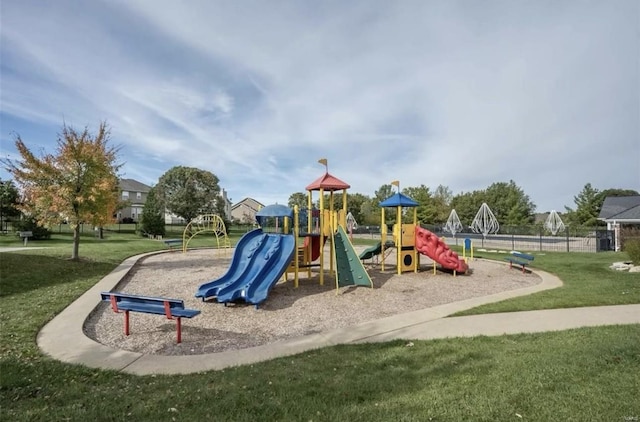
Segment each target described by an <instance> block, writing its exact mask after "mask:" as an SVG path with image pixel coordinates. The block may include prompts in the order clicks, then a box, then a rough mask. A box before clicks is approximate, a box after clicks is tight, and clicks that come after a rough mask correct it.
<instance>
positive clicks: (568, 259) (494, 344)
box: [0, 233, 640, 421]
mask: <svg viewBox="0 0 640 422" xmlns="http://www.w3.org/2000/svg"><path fill="white" fill-rule="evenodd" d="M239 235H240V233H238V234H234V238H235V239H237V238H238V237H239ZM209 240H210V239H207V238H204V237H203V238H202V239H198V240H197V242H203V243H205V244H206V242H207V241H209ZM20 245H21V244H20V241H19V240H16V239H15V238H13V237H9V236H0V246H20ZM194 245H196V246H198V244H197V243H194ZM29 246H33V247H36V246H47V247H48V248H47V249H31V248H24V250H21V251H19V252H12V253H2V254H1V255H0V324H1V327H2V329H1V330H0V392H1V394H0V420H6V421H86V420H96V421H122V420H131V421H148V420H157V421H174V420H175V421H181V420H191V421H199V420H220V421H255V420H282V421H345V420H349V421H429V420H432V421H459V420H473V421H514V420H515V421H519V420H530V421H570V420H575V421H629V420H637V419H633V418H638V417H640V401H638V399H637V398H638V397H640V376H638V374H640V326H638V325H630V326H613V327H599V328H588V329H578V330H570V331H564V332H554V333H544V334H535V335H515V336H502V337H491V338H489V337H477V338H471V339H469V338H467V339H450V340H437V341H414V342H413V347H408V346H407V343H406V342H401V341H395V342H390V343H382V344H364V345H350V346H336V347H330V348H326V349H321V350H317V351H313V352H307V353H303V354H300V355H296V356H293V357H287V358H281V359H276V360H273V361H269V362H265V363H261V364H254V365H247V366H243V367H238V368H231V369H227V370H224V371H217V372H206V373H201V374H193V375H184V376H143V377H138V376H132V375H127V374H121V373H118V372H113V371H102V370H95V369H88V368H85V367H82V366H76V365H69V364H65V363H61V362H57V361H54V360H51V359H49V358H48V357H46V356H44V355H43V354H42V353H41V352H40V351H39V349H38V348H37V346H36V344H35V338H36V335H37V333H38V331H39V329H40V328H41V327H42V326H43V325H44V324H45V323H46V322H47V321H48V320H50V319H51V318H52V317H53V316H54V315H55V314H56V313H58V312H60V311H61V310H62V309H63V308H64V307H65V306H67V305H68V304H69V303H70V302H72V301H73V300H74V299H75V298H77V297H78V296H79V295H81V294H82V293H83V292H84V291H85V290H86V289H87V288H89V287H90V286H91V285H93V284H95V283H96V282H97V281H98V280H100V279H101V278H102V277H103V276H104V275H105V274H107V273H108V272H109V271H111V270H112V269H113V268H114V267H115V266H116V265H117V264H118V263H120V262H121V261H122V260H123V259H124V258H126V257H128V256H131V255H135V254H138V253H142V252H147V251H151V250H158V249H166V248H165V246H164V244H162V243H161V242H157V241H152V240H149V239H143V238H139V237H134V236H132V235H128V234H117V233H113V234H109V235H108V236H107V239H105V240H98V239H95V238H93V237H92V236H86V237H83V239H82V243H81V246H80V256H81V257H82V258H83V259H82V261H81V262H71V261H69V260H68V257H69V256H70V251H71V245H70V237H69V236H68V235H64V234H60V235H54V238H53V239H52V240H51V241H47V242H42V243H41V242H30V243H29ZM200 246H204V245H200ZM485 255H487V256H485V257H487V258H489V257H490V256H488V254H485ZM494 258H498V259H501V256H494ZM622 259H624V256H623V255H621V254H608V253H606V254H547V255H545V256H536V260H535V261H534V266H535V267H536V268H541V269H545V270H547V271H550V272H554V273H556V274H558V275H559V276H560V277H561V278H562V279H563V281H564V282H565V287H563V288H561V289H556V290H554V291H549V292H542V293H538V294H536V295H532V296H530V297H527V298H519V299H512V300H509V301H505V302H502V303H499V304H494V305H487V306H484V307H481V308H479V309H476V310H472V311H470V313H477V312H493V311H496V310H519V309H536V308H552V307H571V306H584V305H594V304H618V303H640V290H638V288H639V287H640V286H639V284H640V282H639V281H638V276H637V275H634V274H621V273H615V272H613V271H610V270H608V269H607V264H608V263H610V262H612V261H614V260H622ZM69 347H73V345H70V346H69Z"/></svg>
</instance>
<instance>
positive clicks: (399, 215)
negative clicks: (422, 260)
mask: <svg viewBox="0 0 640 422" xmlns="http://www.w3.org/2000/svg"><path fill="white" fill-rule="evenodd" d="M396 224H397V225H398V229H397V239H396V249H397V252H398V253H397V257H396V266H397V267H398V274H402V207H401V206H400V205H398V206H397V207H396Z"/></svg>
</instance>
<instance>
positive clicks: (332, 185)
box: [306, 172, 351, 192]
mask: <svg viewBox="0 0 640 422" xmlns="http://www.w3.org/2000/svg"><path fill="white" fill-rule="evenodd" d="M350 187H351V186H350V185H349V184H347V183H345V182H343V181H342V180H340V179H338V178H337V177H335V176H332V175H330V174H329V172H327V173H325V174H324V175H322V176H320V177H319V178H318V179H316V180H314V181H313V182H312V183H311V184H310V185H309V186H307V188H306V189H307V190H309V191H311V190H320V189H324V190H328V191H332V192H333V191H336V190H343V189H349V188H350Z"/></svg>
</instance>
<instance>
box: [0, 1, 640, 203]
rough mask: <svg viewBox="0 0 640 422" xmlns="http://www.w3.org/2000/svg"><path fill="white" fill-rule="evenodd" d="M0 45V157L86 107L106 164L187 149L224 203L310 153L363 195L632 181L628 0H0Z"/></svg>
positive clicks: (44, 140) (635, 155)
mask: <svg viewBox="0 0 640 422" xmlns="http://www.w3.org/2000/svg"><path fill="white" fill-rule="evenodd" d="M0 47H1V48H0V141H1V154H2V157H3V158H17V155H16V151H15V147H14V142H15V138H16V136H18V135H19V136H20V137H21V138H22V140H23V141H24V142H25V143H26V144H27V146H28V147H29V148H30V149H31V150H32V151H34V152H36V153H40V152H42V151H44V152H47V153H53V152H55V147H56V140H57V136H58V133H60V129H61V127H62V125H63V124H67V125H69V126H72V127H74V128H76V129H82V128H84V127H89V129H90V130H92V131H94V132H95V131H96V130H97V128H98V125H99V123H100V122H101V121H106V122H107V123H108V125H109V126H110V128H111V142H112V145H114V146H118V147H120V160H121V161H122V162H123V163H124V166H123V167H122V171H121V175H122V177H124V178H132V179H136V180H138V181H140V182H143V183H146V184H148V185H154V184H156V183H157V181H158V179H159V178H160V176H161V175H162V174H163V173H165V172H166V171H167V170H169V169H170V168H172V167H173V166H178V165H182V166H190V167H197V168H200V169H203V170H208V171H211V172H212V173H214V174H215V175H216V176H218V177H219V179H220V184H221V186H222V187H223V188H225V189H226V190H227V192H228V195H229V197H230V198H231V200H232V202H238V201H240V200H242V199H243V198H245V197H252V198H255V199H257V200H258V201H260V202H262V203H263V204H265V205H268V204H272V203H276V202H278V203H286V202H287V200H288V198H289V195H290V194H292V193H294V192H303V191H304V189H305V187H306V186H307V185H308V184H310V183H311V182H312V181H314V180H315V179H317V178H318V177H320V176H322V174H323V173H324V167H323V166H322V165H320V164H318V160H319V159H320V158H326V159H327V160H328V168H329V172H330V173H331V174H333V175H334V176H336V177H338V178H340V179H341V180H343V181H345V182H347V183H349V184H350V185H351V189H350V192H353V193H363V194H365V195H369V196H373V195H374V192H375V191H376V190H377V189H379V188H380V186H381V185H384V184H389V183H390V182H391V181H393V180H399V181H400V187H401V188H402V187H408V186H419V185H422V184H424V185H426V186H428V187H430V188H431V190H435V188H436V187H437V186H438V185H444V186H447V187H449V189H451V191H452V192H453V193H454V194H459V193H462V192H470V191H473V190H480V189H485V188H487V187H488V186H489V185H491V184H492V183H494V182H509V181H510V180H513V181H515V183H516V184H517V185H518V186H519V187H520V188H522V189H523V191H524V192H525V193H526V194H527V195H528V196H529V197H530V199H531V200H532V201H533V202H534V203H535V204H536V206H537V208H536V210H537V211H538V212H545V211H550V210H558V211H562V210H564V206H572V207H573V206H575V204H574V196H575V195H577V194H578V193H579V192H580V191H581V190H582V188H583V187H584V185H585V184H586V183H591V184H592V185H593V186H594V187H595V188H597V189H599V190H603V189H608V188H621V189H635V190H640V2H638V1H637V0H611V1H606V2H603V1H592V0H563V1H557V0H520V1H511V0H486V1H482V2H478V1H473V0H463V1H454V0H443V1H435V0H415V1H413V0H398V1H386V0H362V1H359V0H352V1H348V2H345V1H337V0H336V1H333V0H326V1H305V0H295V1H286V0H279V1H262V0H255V1H254V0H229V1H220V0H210V1H209V0H189V1H176V0H148V1H147V0H108V1H102V0H93V1H86V2H82V1H76V0H57V1H55V2H54V1H51V2H42V1H35V0H7V1H2V2H1V3H0ZM0 177H1V178H2V179H8V178H10V175H9V174H8V173H6V171H5V170H4V169H3V170H1V171H0ZM489 205H490V204H489Z"/></svg>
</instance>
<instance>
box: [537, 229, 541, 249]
mask: <svg viewBox="0 0 640 422" xmlns="http://www.w3.org/2000/svg"><path fill="white" fill-rule="evenodd" d="M538 233H539V236H540V252H542V229H540V231H539V232H538Z"/></svg>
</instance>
